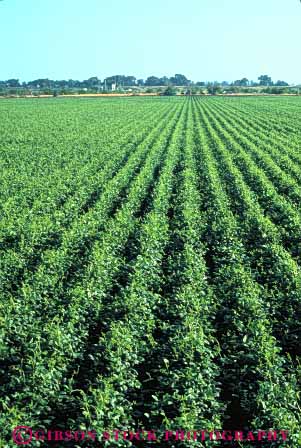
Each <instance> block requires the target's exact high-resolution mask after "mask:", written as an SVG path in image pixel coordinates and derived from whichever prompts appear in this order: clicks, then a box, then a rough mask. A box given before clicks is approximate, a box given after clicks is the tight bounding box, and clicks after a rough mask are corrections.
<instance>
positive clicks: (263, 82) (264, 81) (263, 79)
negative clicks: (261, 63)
mask: <svg viewBox="0 0 301 448" xmlns="http://www.w3.org/2000/svg"><path fill="white" fill-rule="evenodd" d="M258 81H259V85H260V86H272V85H273V81H272V78H271V77H270V76H268V75H261V76H258Z"/></svg>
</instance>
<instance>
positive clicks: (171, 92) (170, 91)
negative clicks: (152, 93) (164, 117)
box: [163, 86, 177, 96]
mask: <svg viewBox="0 0 301 448" xmlns="http://www.w3.org/2000/svg"><path fill="white" fill-rule="evenodd" d="M176 94H177V91H176V89H174V88H173V87H172V86H168V87H167V88H166V89H165V90H164V92H163V95H165V96H174V95H176Z"/></svg>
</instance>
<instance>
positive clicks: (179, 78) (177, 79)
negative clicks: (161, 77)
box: [169, 73, 191, 86]
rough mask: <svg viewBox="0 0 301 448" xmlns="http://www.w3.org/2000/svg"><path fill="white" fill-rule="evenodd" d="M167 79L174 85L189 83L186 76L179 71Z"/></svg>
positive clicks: (186, 84)
mask: <svg viewBox="0 0 301 448" xmlns="http://www.w3.org/2000/svg"><path fill="white" fill-rule="evenodd" d="M169 81H170V83H171V84H173V85H174V86H189V85H190V84H191V81H190V80H189V79H187V78H186V76H184V75H181V74H179V73H177V74H175V76H172V77H171V78H170V79H169Z"/></svg>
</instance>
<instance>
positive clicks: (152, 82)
mask: <svg viewBox="0 0 301 448" xmlns="http://www.w3.org/2000/svg"><path fill="white" fill-rule="evenodd" d="M160 82H161V81H160V78H157V76H149V77H148V78H147V79H146V81H145V85H146V86H160V85H161V84H160Z"/></svg>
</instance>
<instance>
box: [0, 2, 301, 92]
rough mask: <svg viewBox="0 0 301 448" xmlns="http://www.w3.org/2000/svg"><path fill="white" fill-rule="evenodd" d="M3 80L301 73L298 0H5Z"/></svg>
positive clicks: (0, 30)
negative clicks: (117, 75)
mask: <svg viewBox="0 0 301 448" xmlns="http://www.w3.org/2000/svg"><path fill="white" fill-rule="evenodd" d="M0 21H1V22H0V41H1V60H0V79H2V80H3V79H8V78H19V79H20V80H22V81H24V80H25V81H28V80H31V79H36V78H51V79H69V78H73V79H79V80H82V79H87V78H88V77H90V76H98V77H99V78H101V79H103V78H104V77H106V76H109V75H114V74H127V75H135V76H137V77H138V78H140V77H141V78H145V77H147V76H148V75H157V76H163V75H167V76H171V75H174V74H175V73H183V74H185V75H186V76H187V77H188V78H190V79H192V80H194V81H206V80H219V81H222V80H230V81H231V80H235V79H239V78H241V77H244V76H246V77H247V78H249V79H253V80H256V79H257V77H258V76H259V75H260V74H269V75H271V76H272V78H273V79H274V80H277V79H281V80H287V81H288V82H290V83H294V82H298V83H300V82H301V50H300V44H301V3H300V1H299V0H253V1H252V0H251V1H243V0H228V1H226V0H186V1H183V0H173V1H171V0H149V1H142V0H105V1H103V0H83V1H81V0H3V1H0Z"/></svg>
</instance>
